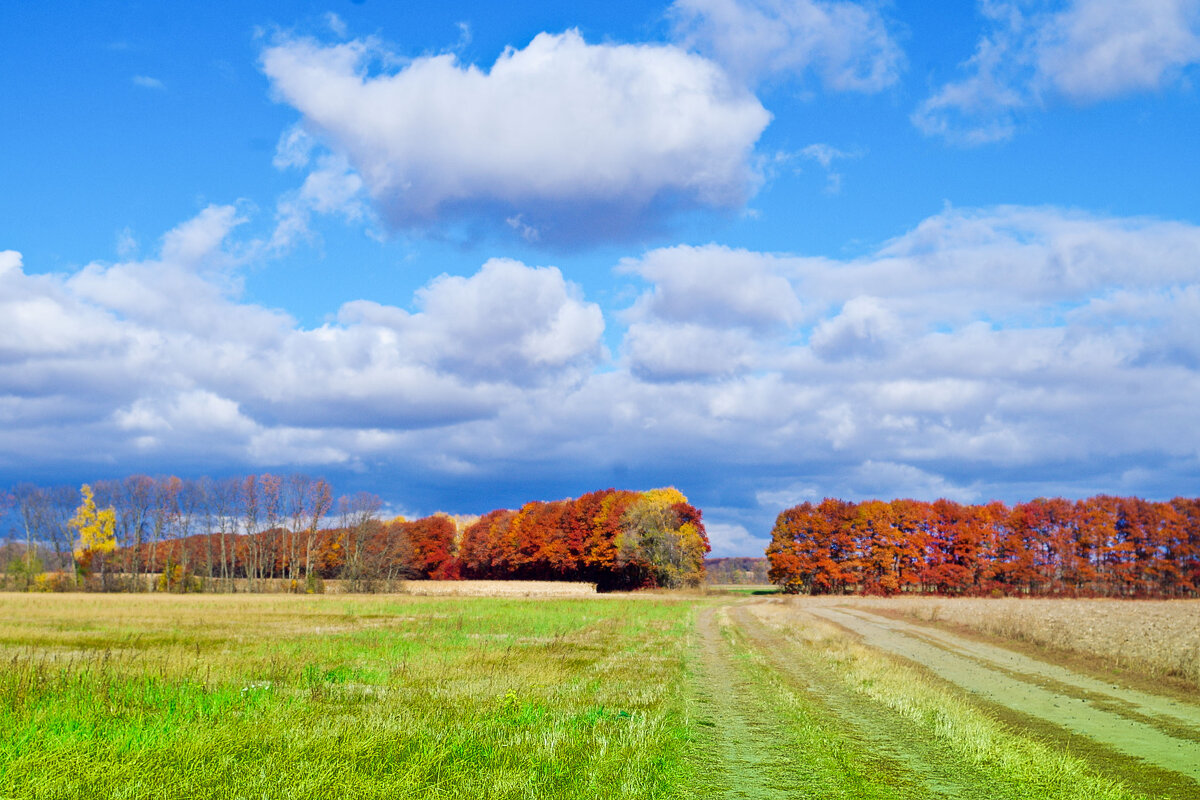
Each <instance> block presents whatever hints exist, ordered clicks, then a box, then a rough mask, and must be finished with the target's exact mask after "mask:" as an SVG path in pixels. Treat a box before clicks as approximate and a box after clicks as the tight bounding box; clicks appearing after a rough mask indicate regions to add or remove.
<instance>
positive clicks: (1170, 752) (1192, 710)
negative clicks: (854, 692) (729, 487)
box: [807, 608, 1200, 793]
mask: <svg viewBox="0 0 1200 800" xmlns="http://www.w3.org/2000/svg"><path fill="white" fill-rule="evenodd" d="M807 613H810V614H815V615H817V616H819V617H822V618H823V619H827V620H829V621H830V622H834V623H836V624H838V625H841V626H842V627H844V628H846V629H848V630H850V631H853V632H854V633H856V634H858V635H859V636H861V637H862V641H863V642H864V643H865V644H868V645H870V646H872V647H877V648H879V649H881V650H886V651H887V652H889V653H894V654H896V655H899V656H903V657H904V658H907V659H910V660H912V661H915V662H916V663H918V664H921V665H923V666H925V667H926V668H927V669H929V670H931V671H932V672H934V673H935V674H936V675H938V676H939V677H941V678H943V679H944V680H947V681H949V682H951V683H953V684H955V685H956V686H959V687H960V688H962V689H965V690H966V691H968V692H970V693H971V694H972V695H975V696H978V697H981V698H983V699H985V700H987V701H989V702H991V703H996V704H998V705H1002V706H1004V707H1006V708H1009V709H1011V710H1013V711H1016V712H1018V713H1020V714H1024V715H1028V716H1031V717H1035V718H1037V719H1040V720H1043V721H1045V722H1048V723H1050V724H1052V725H1056V726H1061V727H1062V728H1065V729H1067V730H1069V731H1070V732H1071V733H1074V734H1077V735H1080V736H1084V737H1087V738H1088V739H1092V740H1093V741H1096V742H1100V743H1102V744H1104V745H1107V746H1109V747H1112V748H1113V749H1115V750H1118V751H1119V752H1121V753H1124V754H1126V755H1128V756H1132V757H1133V758H1137V759H1141V760H1142V761H1145V762H1147V763H1149V764H1153V765H1155V766H1157V767H1161V768H1162V769H1165V770H1169V771H1171V772H1177V773H1179V774H1181V775H1186V776H1188V777H1190V778H1192V779H1193V780H1196V781H1197V783H1198V785H1197V792H1198V793H1200V706H1190V705H1186V704H1184V703H1181V702H1180V701H1178V700H1173V699H1169V698H1164V697H1158V696H1155V695H1151V694H1147V693H1145V692H1139V691H1135V690H1132V689H1123V688H1119V687H1116V686H1113V685H1111V684H1108V683H1105V682H1103V681H1099V680H1096V679H1094V678H1089V677H1086V676H1084V675H1080V674H1078V673H1075V672H1072V671H1071V670H1069V669H1066V668H1064V667H1061V666H1058V665H1055V664H1051V663H1049V662H1046V661H1040V660H1037V659H1034V658H1030V657H1028V656H1024V655H1021V654H1019V653H1015V652H1013V651H1011V650H1005V649H1003V648H1000V647H995V646H992V645H987V644H981V643H979V642H974V641H971V640H969V639H965V638H963V637H961V636H955V635H953V634H950V633H946V632H945V631H941V630H938V629H935V628H931V627H928V626H923V625H917V624H913V623H909V622H903V621H899V620H895V619H890V618H888V617H883V616H879V615H877V614H872V613H870V612H868V611H865V610H862V609H850V608H810V609H808V610H807Z"/></svg>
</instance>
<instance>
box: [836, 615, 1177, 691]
mask: <svg viewBox="0 0 1200 800" xmlns="http://www.w3.org/2000/svg"><path fill="white" fill-rule="evenodd" d="M837 601H838V602H839V604H840V603H845V602H847V598H837ZM850 602H851V603H853V604H854V605H855V606H859V607H863V608H870V609H880V610H886V611H891V612H898V613H900V614H903V615H905V616H907V617H911V618H913V619H916V620H920V621H924V622H948V623H952V624H955V625H962V626H965V627H967V628H970V629H972V630H975V631H979V632H981V633H986V634H990V635H993V636H1000V637H1003V638H1005V639H1014V640H1016V641H1020V642H1028V643H1030V644H1034V645H1037V646H1039V647H1048V648H1053V649H1055V650H1061V651H1064V652H1069V653H1078V654H1081V655H1085V656H1091V657H1094V658H1097V659H1099V660H1101V661H1102V662H1104V663H1106V664H1108V665H1110V666H1111V667H1112V668H1114V669H1117V670H1122V671H1124V670H1128V671H1133V672H1138V673H1142V674H1149V675H1160V676H1172V677H1175V678H1179V679H1181V680H1183V681H1186V682H1187V683H1189V684H1191V685H1192V686H1200V600H1057V599H1044V598H1030V599H1018V598H999V599H984V598H936V597H897V598H887V599H883V598H855V599H853V600H851V601H850Z"/></svg>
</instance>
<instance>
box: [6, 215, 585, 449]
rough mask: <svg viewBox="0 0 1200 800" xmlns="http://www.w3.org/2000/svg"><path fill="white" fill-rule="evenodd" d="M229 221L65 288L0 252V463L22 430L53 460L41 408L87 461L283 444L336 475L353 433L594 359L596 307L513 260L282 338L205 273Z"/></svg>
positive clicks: (467, 412) (548, 379)
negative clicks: (7, 430)
mask: <svg viewBox="0 0 1200 800" xmlns="http://www.w3.org/2000/svg"><path fill="white" fill-rule="evenodd" d="M237 222H238V217H237V216H236V212H235V211H234V210H233V209H232V208H230V207H210V208H208V209H205V210H204V211H203V212H201V213H200V214H199V215H198V216H197V217H196V218H195V219H193V220H189V221H188V222H186V223H184V224H182V225H180V226H178V227H177V228H175V229H174V230H172V231H171V232H170V233H168V234H167V235H166V236H164V237H163V244H162V248H161V252H160V254H159V256H158V258H156V259H154V260H150V261H144V262H123V263H117V264H102V263H92V264H89V265H87V266H86V267H84V268H83V269H81V270H79V271H78V272H76V273H74V274H71V275H67V276H55V275H28V274H26V273H25V272H24V270H23V268H22V259H21V257H20V254H19V253H16V252H15V251H4V252H3V253H2V254H0V315H3V317H4V319H5V320H6V324H5V326H3V328H2V329H0V398H3V400H4V402H3V403H0V409H2V411H3V413H4V415H5V417H6V419H7V420H8V421H9V422H11V423H12V424H13V425H14V426H16V427H17V428H20V429H21V430H20V431H19V432H15V433H13V434H12V435H11V436H7V437H6V436H3V435H0V453H5V451H6V450H7V448H8V446H10V445H11V444H12V442H13V440H14V439H15V438H20V440H21V444H22V446H23V447H24V446H32V444H33V441H31V439H36V437H37V436H45V437H48V439H47V440H46V441H45V442H43V444H45V445H46V448H45V452H46V457H47V458H52V457H54V456H55V455H56V454H58V453H60V451H61V448H60V447H58V446H57V443H58V440H59V439H60V438H61V433H60V431H59V429H58V427H57V426H52V427H49V428H46V429H45V430H41V429H40V428H39V425H40V424H41V423H40V422H39V421H49V420H52V419H53V417H54V416H55V413H57V414H58V415H60V416H61V415H66V416H64V417H62V418H60V420H59V423H60V424H66V425H69V426H71V427H72V430H74V431H75V433H76V434H78V436H79V441H78V446H79V447H81V448H82V449H83V450H84V451H86V452H91V453H95V454H97V456H102V457H109V456H113V455H119V454H120V453H121V452H124V451H128V450H130V449H133V450H137V451H139V452H155V453H159V454H161V455H164V456H167V455H169V454H172V453H174V454H176V457H188V459H189V460H191V457H190V455H188V453H189V450H190V449H192V448H194V449H195V450H196V451H197V453H205V454H209V455H212V454H214V453H215V454H218V456H214V457H219V458H223V459H233V460H238V459H243V460H245V459H251V460H255V459H260V458H265V457H266V454H270V453H275V454H279V453H283V452H286V451H287V447H285V445H286V444H287V443H288V442H291V443H299V444H296V447H298V448H300V449H299V450H297V451H296V452H298V453H299V452H303V453H305V454H307V455H305V456H304V458H306V459H310V458H316V457H317V456H318V455H319V454H321V453H325V454H326V455H328V456H329V457H330V458H331V459H332V460H333V461H334V462H336V463H341V462H344V461H347V460H350V459H352V457H357V456H358V455H359V454H358V453H357V452H355V449H354V443H355V441H359V440H357V439H355V436H356V435H357V433H358V432H366V431H371V430H377V429H383V430H387V429H400V430H407V429H412V428H419V427H422V426H427V425H439V426H445V425H450V424H454V423H456V422H462V421H463V420H465V419H472V418H481V417H487V416H490V415H493V414H495V413H496V411H497V409H498V408H500V407H501V406H503V405H504V404H505V403H509V402H512V400H513V398H514V397H515V396H516V395H517V394H518V393H519V391H520V390H521V389H522V388H524V389H526V390H530V389H531V387H532V388H537V387H551V386H554V385H556V382H557V383H558V384H565V385H572V384H574V383H576V382H578V381H579V380H580V379H581V378H582V377H584V376H586V374H587V373H588V371H589V370H590V368H591V366H592V365H593V364H594V363H595V362H596V361H597V360H598V359H599V358H601V357H602V356H603V348H602V345H601V343H600V337H601V335H602V333H603V328H604V320H603V316H602V314H601V312H600V310H599V308H598V307H597V306H595V305H594V304H592V303H587V302H585V301H584V300H582V298H581V297H580V294H579V291H578V289H577V288H576V287H574V286H573V285H572V284H570V283H568V282H567V281H566V280H565V279H564V278H563V276H562V274H561V273H560V272H559V271H558V270H557V269H555V268H552V267H542V268H535V267H527V266H525V265H523V264H521V263H519V262H515V261H501V260H494V261H490V262H488V263H487V264H485V265H484V266H483V267H482V268H481V269H480V270H479V272H478V273H476V274H475V275H472V276H470V277H461V278H460V277H449V276H442V277H441V278H438V279H436V280H434V281H432V282H431V283H430V284H428V285H427V286H426V287H425V288H424V289H422V290H421V291H420V292H419V294H418V296H417V302H416V305H417V307H418V310H417V311H415V312H408V311H405V310H403V309H400V308H396V307H389V306H383V305H379V304H376V303H370V302H367V301H360V302H357V303H350V304H347V305H346V306H344V307H343V308H342V310H341V312H340V313H339V316H338V322H337V323H336V324H328V325H325V326H322V327H320V328H316V329H304V328H300V327H298V326H296V324H295V322H294V321H293V320H291V319H290V318H289V317H287V316H286V315H284V314H281V313H278V312H274V311H271V310H268V309H264V308H262V307H260V306H257V305H254V304H250V303H245V302H240V301H239V300H238V299H237V292H238V286H239V282H238V281H237V280H236V278H235V277H233V276H231V275H230V274H229V273H228V272H227V271H224V270H223V269H221V268H222V267H224V266H225V265H227V264H229V263H230V262H231V258H230V257H229V256H228V255H227V253H226V250H227V249H229V248H230V247H232V245H231V244H230V243H229V242H228V237H229V235H230V234H231V232H232V230H233V227H234V226H235V225H236V224H237ZM560 390H561V389H560ZM54 409H58V411H57V412H55V411H54ZM343 429H344V430H343ZM39 430H40V431H41V432H40V433H39ZM306 431H307V433H306ZM301 445H302V446H301ZM39 452H40V451H39Z"/></svg>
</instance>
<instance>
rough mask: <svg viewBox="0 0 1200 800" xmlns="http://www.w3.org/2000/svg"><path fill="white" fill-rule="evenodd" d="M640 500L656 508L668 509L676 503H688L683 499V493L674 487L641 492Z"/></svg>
mask: <svg viewBox="0 0 1200 800" xmlns="http://www.w3.org/2000/svg"><path fill="white" fill-rule="evenodd" d="M641 499H642V501H643V502H645V503H648V504H650V505H652V506H654V507H656V508H670V507H671V506H673V505H675V504H676V503H686V502H687V501H688V499H687V498H686V497H684V495H683V492H681V491H679V490H678V489H676V488H675V487H674V486H664V487H663V488H661V489H651V490H649V491H647V492H642V497H641Z"/></svg>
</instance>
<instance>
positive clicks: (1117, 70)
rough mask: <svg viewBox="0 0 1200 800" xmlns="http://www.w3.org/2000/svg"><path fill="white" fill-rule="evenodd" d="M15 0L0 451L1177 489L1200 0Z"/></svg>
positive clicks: (357, 481) (988, 493) (614, 479)
mask: <svg viewBox="0 0 1200 800" xmlns="http://www.w3.org/2000/svg"><path fill="white" fill-rule="evenodd" d="M0 7H2V8H3V13H0V485H12V484H15V483H17V482H21V481H33V482H37V483H42V484H52V483H77V482H82V481H85V480H96V479H100V478H113V477H122V476H125V475H129V474H134V473H147V474H155V475H161V474H176V475H181V476H188V477H198V476H200V475H213V476H220V475H235V474H248V473H251V472H255V473H258V472H305V473H307V474H311V475H321V476H324V477H326V478H328V479H329V480H330V481H331V482H332V483H333V484H334V485H335V488H336V489H337V490H338V491H340V492H345V493H350V492H353V491H360V490H363V491H370V492H375V493H377V494H379V495H380V496H381V497H382V498H383V500H384V501H385V502H386V503H387V504H388V507H389V508H390V509H394V510H396V511H398V512H402V513H406V514H428V513H432V512H433V511H436V510H445V511H450V512H456V513H482V512H486V511H488V510H490V509H493V508H497V507H516V506H519V505H521V504H522V503H524V502H526V501H529V500H552V499H559V498H562V497H567V496H577V495H579V494H582V493H584V492H587V491H591V490H595V489H600V488H606V487H609V486H615V487H618V488H627V489H646V488H651V487H654V486H663V485H674V486H676V487H678V488H679V489H680V490H681V491H683V492H684V493H685V494H686V495H688V497H689V498H690V500H691V501H692V502H693V504H695V505H697V506H699V507H700V508H702V509H703V511H704V514H705V521H706V524H707V527H708V531H709V536H710V538H711V540H712V544H713V554H714V555H721V556H731V555H760V554H761V553H762V551H763V548H764V547H765V545H766V544H767V540H768V539H769V535H770V529H771V526H772V524H773V522H774V519H775V516H776V515H777V514H778V513H779V512H780V511H781V510H783V509H784V508H787V507H789V506H792V505H795V504H797V503H800V502H803V501H806V500H812V501H817V500H820V499H821V498H823V497H827V496H836V497H842V498H847V499H865V498H871V497H879V498H884V499H890V498H895V497H912V498H918V499H927V500H933V499H936V498H939V497H947V498H950V499H953V500H958V501H962V502H986V501H990V500H994V499H995V500H1003V501H1005V502H1018V501H1021V500H1026V499H1031V498H1033V497H1038V496H1066V497H1084V496H1089V495H1093V494H1099V493H1105V494H1118V495H1129V494H1136V495H1140V496H1143V497H1147V498H1155V499H1165V498H1170V497H1173V496H1177V495H1185V496H1195V495H1196V494H1197V493H1198V491H1200V488H1198V480H1197V479H1198V477H1200V403H1198V402H1197V398H1198V397H1200V324H1198V323H1197V319H1198V318H1200V147H1198V146H1197V143H1198V142H1200V96H1198V89H1197V81H1198V80H1200V0H1141V1H1140V2H1117V1H1116V0H1076V1H1075V2H1039V1H1037V0H1027V1H1026V0H1022V1H1020V2H1009V1H1007V0H981V1H980V2H978V3H974V4H972V3H969V2H968V3H958V2H954V3H951V2H939V3H916V2H905V1H902V0H896V1H895V2H884V1H882V0H881V1H880V2H851V1H850V0H674V2H657V3H653V2H646V3H644V2H606V3H594V4H570V3H547V2H515V3H505V4H498V3H490V2H489V3H474V2H461V3H442V4H435V3H414V2H405V3H400V2H382V1H381V0H361V2H342V1H340V0H330V2H324V3H308V2H292V3H288V2H272V3H264V2H253V1H249V2H239V3H220V2H216V3H203V4H183V3H170V4H163V3H132V2H130V3H121V2H114V3H104V4H96V3H83V2H55V1H54V0H50V2H45V3H37V4H32V3H15V2H11V1H10V0H0Z"/></svg>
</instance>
